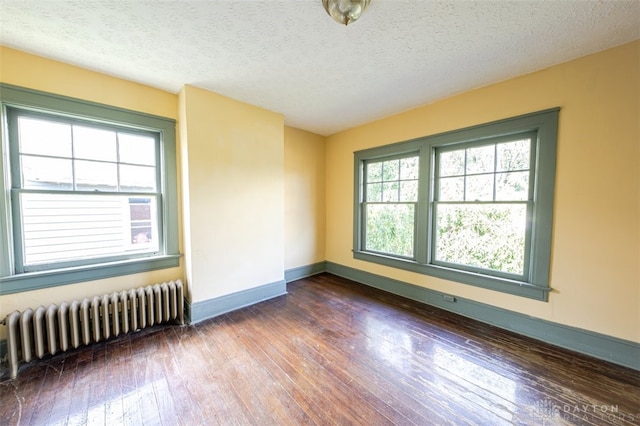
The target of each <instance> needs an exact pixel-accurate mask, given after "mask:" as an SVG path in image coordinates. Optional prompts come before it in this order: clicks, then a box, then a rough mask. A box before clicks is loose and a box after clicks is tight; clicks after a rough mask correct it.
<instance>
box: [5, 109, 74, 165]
mask: <svg viewBox="0 0 640 426" xmlns="http://www.w3.org/2000/svg"><path fill="white" fill-rule="evenodd" d="M18 133H19V141H20V142H19V143H20V152H21V153H22V154H39V155H51V156H55V157H71V126H70V125H68V124H63V123H57V122H54V121H46V120H40V119H35V118H27V117H19V118H18Z"/></svg>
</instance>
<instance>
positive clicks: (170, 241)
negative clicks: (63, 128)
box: [0, 83, 181, 294]
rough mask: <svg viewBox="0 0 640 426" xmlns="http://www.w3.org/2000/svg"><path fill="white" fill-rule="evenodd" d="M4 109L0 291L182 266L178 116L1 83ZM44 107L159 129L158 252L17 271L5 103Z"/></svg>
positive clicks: (117, 123) (25, 107)
mask: <svg viewBox="0 0 640 426" xmlns="http://www.w3.org/2000/svg"><path fill="white" fill-rule="evenodd" d="M0 106H1V109H2V111H1V112H2V139H1V143H0V160H1V161H0V188H2V197H1V203H0V294H10V293H17V292H22V291H29V290H35V289H41V288H47V287H54V286H59V285H65V284H70V283H77V282H84V281H90V280H95V279H101V278H109V277H115V276H121V275H128V274H134V273H139V272H146V271H150V270H156V269H165V268H171V267H176V266H179V264H180V257H181V255H180V253H179V248H178V196H177V168H176V122H175V120H173V119H169V118H165V117H160V116H155V115H151V114H146V113H140V112H137V111H131V110H126V109H122V108H117V107H113V106H109V105H104V104H98V103H94V102H89V101H85V100H79V99H74V98H70V97H65V96H60V95H55V94H50V93H45V92H40V91H36V90H31V89H26V88H22V87H17V86H12V85H7V84H2V83H0ZM8 107H11V108H18V109H23V110H33V111H41V112H44V113H49V114H54V115H60V116H62V117H69V118H71V119H73V118H78V119H88V120H91V121H94V122H98V123H103V124H106V125H115V126H120V127H131V128H132V129H146V130H151V131H153V132H158V133H159V134H160V139H161V155H160V163H159V166H160V169H161V170H162V172H161V177H160V185H161V194H162V195H161V197H162V204H161V207H160V209H159V210H160V212H159V213H160V214H159V216H160V220H161V228H162V230H163V239H162V247H160V253H159V254H157V255H151V256H147V257H140V258H135V259H125V260H120V261H113V262H109V261H100V260H97V261H96V263H93V264H90V265H79V266H70V267H66V268H60V269H50V270H46V271H38V272H28V273H16V269H15V259H14V257H13V256H14V241H13V239H14V237H15V235H16V230H15V229H16V228H15V224H14V223H13V221H12V219H11V218H12V211H11V206H12V203H11V185H10V176H11V170H10V167H9V161H10V160H9V159H10V157H11V155H10V152H9V145H10V144H9V141H8V134H7V115H6V113H7V111H6V110H7V108H8Z"/></svg>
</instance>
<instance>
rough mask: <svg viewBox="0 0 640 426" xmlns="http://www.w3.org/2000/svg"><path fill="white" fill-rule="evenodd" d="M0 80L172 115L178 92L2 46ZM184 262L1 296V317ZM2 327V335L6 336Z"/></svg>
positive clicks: (179, 271)
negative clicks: (129, 273) (107, 277)
mask: <svg viewBox="0 0 640 426" xmlns="http://www.w3.org/2000/svg"><path fill="white" fill-rule="evenodd" d="M0 81H2V82H3V83H7V84H13V85H16V86H22V87H28V88H31V89H36V90H42V91H46V92H49V93H56V94H59V95H65V96H71V97H76V98H80V99H85V100H89V101H93V102H100V103H104V104H109V105H114V106H117V107H121V108H127V109H131V110H135V111H140V112H146V113H150V114H155V115H160V116H163V117H169V118H173V119H177V118H178V97H177V95H174V94H171V93H167V92H164V91H161V90H158V89H154V88H151V87H148V86H144V85H141V84H136V83H132V82H129V81H125V80H121V79H118V78H114V77H110V76H107V75H104V74H99V73H96V72H92V71H88V70H85V69H81V68H77V67H74V66H71V65H66V64H63V63H60V62H56V61H51V60H48V59H44V58H41V57H38V56H33V55H29V54H27V53H23V52H19V51H16V50H13V49H8V48H6V47H2V46H0ZM183 276H184V270H183V267H182V266H180V267H176V268H168V269H164V270H159V271H151V272H145V273H140V274H133V275H126V276H122V277H117V278H109V279H103V280H96V281H90V282H87V283H78V284H72V285H67V286H62V287H53V288H49V289H45V290H36V291H28V292H23V293H16V294H9V295H4V296H0V318H4V316H5V315H7V314H8V313H10V312H12V311H14V310H16V309H18V310H24V309H25V308H27V307H32V308H33V307H37V306H39V305H45V306H46V305H48V304H49V303H52V302H61V301H63V300H71V299H75V298H82V297H86V296H92V295H99V294H104V293H111V292H113V291H119V290H123V289H127V288H132V287H138V286H143V285H147V284H153V283H156V282H162V281H168V280H173V279H178V278H183ZM4 332H5V330H4V327H2V328H1V329H0V333H1V334H0V338H4Z"/></svg>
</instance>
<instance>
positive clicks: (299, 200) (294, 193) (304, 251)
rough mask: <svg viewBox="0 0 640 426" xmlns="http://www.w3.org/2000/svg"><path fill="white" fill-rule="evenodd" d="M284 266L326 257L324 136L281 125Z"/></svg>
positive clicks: (301, 264)
mask: <svg viewBox="0 0 640 426" xmlns="http://www.w3.org/2000/svg"><path fill="white" fill-rule="evenodd" d="M284 173H285V196H284V206H285V210H284V217H285V222H284V223H285V229H284V239H285V244H284V246H285V259H284V268H285V270H288V269H292V268H297V267H299V266H307V265H311V264H314V263H317V262H322V261H324V260H325V251H324V246H325V202H324V196H325V182H324V181H325V138H324V137H322V136H319V135H316V134H314V133H309V132H305V131H304V130H299V129H296V128H293V127H285V128H284Z"/></svg>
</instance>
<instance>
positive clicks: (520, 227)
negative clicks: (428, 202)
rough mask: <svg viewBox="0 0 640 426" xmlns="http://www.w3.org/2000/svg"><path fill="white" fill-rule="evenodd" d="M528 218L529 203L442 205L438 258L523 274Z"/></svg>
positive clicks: (438, 207) (437, 238) (438, 221)
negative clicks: (527, 204)
mask: <svg viewBox="0 0 640 426" xmlns="http://www.w3.org/2000/svg"><path fill="white" fill-rule="evenodd" d="M526 218H527V207H526V204H499V205H497V204H492V205H486V204H482V205H478V204H467V205H460V204H457V205H450V204H439V205H437V206H436V222H437V223H436V227H437V233H436V248H435V259H436V260H437V261H443V262H449V263H457V264H461V265H468V266H473V267H477V268H483V269H491V270H495V271H501V272H506V273H512V274H517V275H522V274H523V273H524V253H525V231H526Z"/></svg>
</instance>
